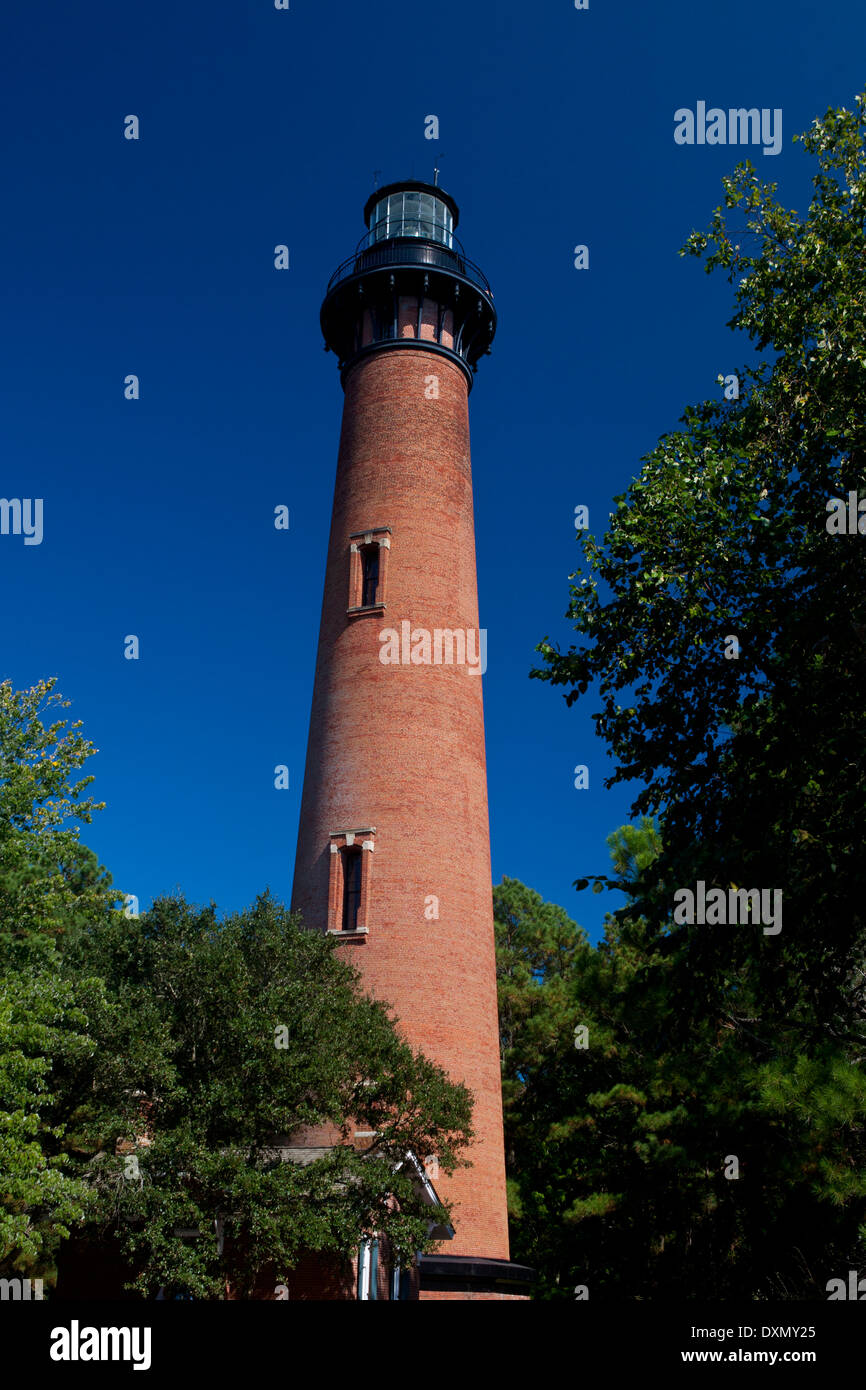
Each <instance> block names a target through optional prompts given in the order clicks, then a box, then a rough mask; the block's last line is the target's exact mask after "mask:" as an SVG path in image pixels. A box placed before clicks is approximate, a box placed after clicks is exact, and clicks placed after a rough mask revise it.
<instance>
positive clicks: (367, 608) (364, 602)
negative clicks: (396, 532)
mask: <svg viewBox="0 0 866 1390" xmlns="http://www.w3.org/2000/svg"><path fill="white" fill-rule="evenodd" d="M390 551H391V528H390V526H374V527H372V528H371V529H370V530H369V531H358V532H356V533H355V534H354V535H352V536H350V537H349V603H348V608H347V612H348V613H349V614H350V615H351V616H352V617H357V616H359V615H360V614H363V613H381V612H382V611H383V609H384V607H385V586H386V579H387V570H388V557H389V555H390Z"/></svg>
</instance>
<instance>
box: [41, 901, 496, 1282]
mask: <svg viewBox="0 0 866 1390" xmlns="http://www.w3.org/2000/svg"><path fill="white" fill-rule="evenodd" d="M74 954H76V955H77V956H78V958H79V966H80V968H82V969H86V970H87V971H92V970H98V971H99V972H100V973H101V974H102V975H103V976H104V978H105V980H106V983H107V987H108V990H109V993H110V996H111V999H112V1003H113V1005H114V1012H113V1013H112V1015H111V1016H110V1018H109V1020H108V1022H109V1034H108V1036H107V1037H106V1038H105V1039H104V1041H103V1051H104V1053H105V1054H106V1055H107V1056H109V1057H110V1058H111V1059H112V1065H111V1066H110V1067H107V1066H105V1065H103V1066H102V1067H101V1068H99V1069H98V1070H97V1072H96V1073H94V1072H93V1069H92V1068H88V1067H87V1066H83V1067H81V1068H79V1069H78V1070H77V1071H74V1072H73V1071H70V1074H69V1078H68V1086H69V1090H70V1092H72V1091H73V1090H74V1091H76V1093H77V1099H78V1106H77V1109H76V1112H75V1120H76V1129H75V1136H76V1137H75V1143H76V1146H77V1148H78V1150H79V1169H80V1172H81V1173H82V1175H85V1174H87V1175H89V1176H90V1177H91V1180H92V1181H93V1183H94V1185H95V1189H96V1191H97V1194H98V1198H99V1211H98V1216H97V1217H96V1218H91V1224H90V1228H89V1230H90V1234H91V1237H92V1238H93V1239H100V1240H103V1241H104V1240H106V1239H114V1240H116V1241H117V1242H118V1243H119V1245H120V1247H121V1248H122V1249H123V1250H124V1251H125V1252H126V1253H127V1254H128V1255H129V1256H130V1258H131V1260H132V1261H133V1262H134V1264H135V1268H136V1271H137V1274H136V1280H135V1287H136V1288H137V1289H138V1291H139V1292H141V1293H144V1294H150V1295H151V1296H152V1295H153V1294H154V1293H155V1292H156V1290H157V1289H158V1288H159V1287H160V1286H166V1287H170V1288H173V1289H177V1290H185V1291H187V1292H189V1293H191V1294H192V1295H194V1296H195V1297H198V1298H221V1297H224V1296H225V1289H226V1283H227V1282H228V1283H229V1284H231V1285H232V1287H233V1288H234V1290H235V1291H236V1293H237V1294H239V1295H240V1296H248V1295H249V1294H250V1293H251V1292H252V1291H253V1289H254V1288H256V1287H258V1286H260V1284H261V1281H262V1279H263V1278H265V1277H267V1278H271V1277H272V1278H273V1279H274V1280H276V1281H280V1280H282V1279H284V1278H286V1277H287V1276H288V1273H289V1271H290V1269H291V1268H292V1266H293V1264H295V1263H296V1262H297V1259H298V1257H299V1256H300V1255H302V1254H303V1253H304V1252H306V1251H323V1252H328V1253H330V1254H332V1255H335V1256H345V1257H347V1256H349V1255H351V1253H352V1252H353V1251H354V1250H356V1249H357V1245H358V1241H359V1238H360V1237H361V1236H362V1235H367V1234H373V1233H376V1232H378V1233H380V1234H384V1235H386V1236H387V1238H388V1240H389V1241H390V1243H391V1247H392V1249H393V1250H394V1252H395V1254H396V1255H397V1256H398V1257H401V1258H402V1260H403V1262H404V1263H408V1262H410V1261H411V1259H412V1258H413V1256H414V1253H415V1252H416V1251H418V1250H429V1249H430V1248H431V1234H430V1230H431V1220H432V1221H445V1220H447V1218H448V1208H447V1207H445V1206H442V1207H439V1208H431V1207H430V1206H429V1205H427V1204H426V1201H425V1198H424V1197H423V1195H422V1193H421V1189H420V1187H419V1185H418V1183H417V1180H416V1178H415V1174H414V1170H413V1168H412V1166H411V1163H409V1162H407V1155H408V1154H414V1155H420V1156H421V1157H422V1158H423V1157H424V1156H426V1155H427V1154H428V1153H431V1152H433V1153H436V1155H437V1157H438V1160H439V1163H440V1165H441V1166H442V1168H443V1169H444V1171H446V1172H452V1171H453V1170H454V1168H455V1166H457V1165H458V1164H459V1163H460V1162H461V1161H462V1160H461V1149H462V1148H463V1147H464V1146H465V1144H466V1143H467V1142H468V1140H469V1138H470V1136H471V1128H470V1115H471V1104H470V1097H469V1093H468V1092H467V1091H466V1089H465V1087H463V1086H462V1085H457V1084H454V1083H452V1082H450V1081H449V1080H448V1079H447V1077H446V1076H445V1074H444V1073H443V1072H442V1070H441V1069H440V1068H439V1067H437V1066H435V1065H434V1064H433V1063H431V1062H429V1061H428V1060H427V1059H425V1058H424V1057H423V1056H420V1055H417V1054H415V1053H413V1051H412V1050H411V1048H410V1047H409V1046H408V1045H407V1044H406V1043H405V1042H403V1041H402V1039H401V1038H400V1037H399V1035H398V1033H397V1031H396V1029H395V1027H394V1024H393V1022H392V1020H391V1018H390V1016H389V1014H388V1011H387V1009H386V1008H385V1007H384V1006H383V1005H382V1004H380V1003H377V1002H374V1001H373V1000H370V999H368V998H366V997H365V996H364V995H362V994H361V993H360V992H359V990H358V983H359V977H358V975H357V972H356V971H355V969H354V968H353V967H351V966H350V965H349V964H347V963H346V962H345V960H344V959H343V958H341V957H340V956H339V953H337V952H336V951H335V947H334V945H333V943H332V942H330V941H328V940H327V939H325V938H323V937H321V936H320V935H319V934H313V933H310V932H306V931H303V930H302V929H300V927H299V924H298V922H297V920H296V919H295V918H294V917H292V916H291V915H290V914H289V913H288V912H287V910H286V909H285V908H283V907H281V906H280V905H279V904H277V903H276V902H274V900H273V899H272V898H271V897H270V896H269V895H267V894H265V895H264V896H262V897H260V898H259V899H258V900H257V902H256V903H255V905H254V906H253V907H252V908H251V909H249V910H248V911H246V912H241V913H236V914H234V915H232V916H229V917H227V918H226V919H224V920H222V921H220V920H218V918H217V915H216V912H215V910H214V908H213V907H212V906H211V907H209V908H205V909H195V908H193V907H191V906H189V905H188V904H187V903H186V902H185V901H184V900H183V899H182V898H180V897H177V898H166V899H160V900H158V901H157V902H156V903H155V904H154V907H153V909H152V910H151V911H150V912H148V913H145V914H142V916H141V917H140V918H138V919H133V920H130V921H127V920H125V919H122V920H121V921H120V922H115V923H113V924H112V925H111V926H110V927H109V928H107V929H106V928H105V927H101V928H100V929H99V930H98V931H97V932H93V933H90V934H84V935H83V936H82V937H81V938H80V939H79V941H78V943H77V946H76V951H75V952H74ZM319 1125H329V1126H332V1127H333V1129H334V1131H335V1140H339V1142H335V1144H334V1147H333V1148H332V1149H331V1150H330V1151H329V1152H328V1153H326V1154H324V1155H322V1156H321V1157H319V1158H317V1159H316V1160H315V1161H314V1162H311V1163H308V1164H305V1165H303V1166H302V1165H299V1164H297V1163H295V1162H292V1161H286V1158H287V1154H286V1152H284V1150H285V1149H287V1147H288V1146H289V1145H290V1138H291V1136H292V1135H293V1134H294V1133H296V1132H297V1131H298V1130H300V1129H303V1128H304V1127H305V1126H319ZM356 1125H357V1126H359V1127H360V1128H363V1129H367V1130H370V1131H375V1134H376V1138H375V1139H374V1140H373V1141H372V1144H371V1147H370V1148H369V1149H366V1150H364V1151H363V1152H356V1151H355V1150H354V1149H353V1148H352V1146H351V1143H350V1142H349V1140H350V1134H351V1130H352V1129H354V1127H355V1126H356ZM216 1223H219V1224H218V1225H217V1224H216ZM181 1231H186V1232H187V1233H189V1232H193V1233H194V1232H199V1235H198V1237H197V1238H194V1239H192V1240H190V1239H187V1238H184V1237H182V1236H181V1235H180V1234H179V1232H181Z"/></svg>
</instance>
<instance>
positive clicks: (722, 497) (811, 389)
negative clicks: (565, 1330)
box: [534, 95, 866, 1297]
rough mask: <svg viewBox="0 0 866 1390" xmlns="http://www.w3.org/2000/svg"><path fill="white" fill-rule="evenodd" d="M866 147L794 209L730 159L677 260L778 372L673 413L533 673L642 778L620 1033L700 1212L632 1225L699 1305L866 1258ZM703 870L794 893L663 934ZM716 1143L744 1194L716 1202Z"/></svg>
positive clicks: (828, 143)
mask: <svg viewBox="0 0 866 1390" xmlns="http://www.w3.org/2000/svg"><path fill="white" fill-rule="evenodd" d="M864 137H866V98H864V96H862V95H861V96H859V97H858V98H857V102H856V109H855V110H854V111H853V112H851V111H847V110H844V109H842V110H831V111H828V112H827V114H826V115H825V116H824V117H823V118H822V119H820V120H816V121H815V122H814V124H813V126H812V129H811V130H810V131H809V132H808V133H807V134H806V135H804V136H803V137H801V139H802V144H803V146H804V148H805V150H806V152H807V154H808V155H809V156H811V158H812V159H813V161H814V170H815V172H814V178H813V189H814V192H813V196H812V200H811V203H810V206H809V208H808V211H807V213H806V215H805V216H804V217H800V216H798V214H797V213H796V212H794V211H792V210H788V209H785V208H784V207H783V206H782V205H781V204H780V203H779V202H778V200H777V199H776V197H775V192H776V189H775V185H772V184H765V183H762V182H761V181H760V180H759V179H758V178H757V176H756V174H755V172H754V169H753V168H752V166H751V165H750V164H748V163H746V164H743V165H740V166H739V167H738V168H737V170H736V171H735V173H734V174H733V176H732V177H730V178H728V179H726V180H725V181H724V189H725V197H724V205H723V206H722V207H720V208H718V209H717V210H716V212H715V214H714V216H713V218H712V222H711V225H710V228H709V230H708V231H707V232H706V233H697V232H696V233H693V234H692V236H691V237H690V238H689V240H688V242H687V243H686V245H685V246H684V247H683V249H682V254H690V255H694V256H698V257H705V258H706V269H707V270H708V271H710V272H711V271H714V270H716V269H718V268H721V269H723V270H724V271H725V272H727V275H728V278H729V280H730V282H731V283H733V284H735V285H736V290H735V312H734V315H733V317H732V319H731V320H730V326H731V327H732V328H734V329H736V330H742V331H743V332H745V333H746V335H747V336H748V338H749V339H750V340H751V341H752V343H753V344H754V346H755V348H756V349H757V351H758V352H759V353H765V352H766V353H767V356H766V357H765V358H761V359H760V360H758V361H757V362H753V363H751V364H747V365H745V366H742V367H741V368H740V369H739V370H738V372H737V375H738V377H739V381H740V395H739V398H738V399H734V400H730V401H725V402H722V401H715V402H711V401H705V402H702V403H700V404H699V405H697V406H694V407H691V408H689V409H688V410H687V411H686V413H685V415H684V416H683V419H682V422H681V423H682V426H683V428H681V429H680V430H677V431H675V432H673V433H671V434H669V435H665V436H664V437H663V438H662V439H661V440H660V441H659V443H658V445H657V446H656V448H655V449H654V450H653V451H652V452H651V453H650V454H649V455H648V456H647V458H646V459H645V460H644V462H643V467H642V470H641V473H640V475H639V477H638V478H637V479H636V480H635V482H634V483H633V484H632V486H631V487H630V488H629V490H628V492H627V494H625V495H624V496H622V497H618V498H617V499H616V501H617V510H616V512H615V513H614V515H613V518H612V521H611V525H610V527H609V529H608V532H607V534H606V535H605V536H604V538H603V540H601V541H599V540H596V539H594V538H592V537H586V538H585V540H584V542H583V549H584V569H583V572H582V573H580V574H579V575H576V576H572V579H573V581H574V582H573V584H572V589H571V605H570V609H569V615H570V617H571V618H572V620H573V621H574V625H575V628H576V630H577V632H578V633H579V634H580V636H581V638H582V639H583V644H582V645H581V646H578V647H572V648H571V649H570V650H569V651H567V652H561V651H560V650H558V648H555V647H554V646H553V645H552V644H551V643H550V642H549V641H547V640H545V641H544V642H543V643H542V644H541V645H540V647H539V650H540V651H541V653H542V656H543V658H544V663H545V664H544V666H543V667H542V668H541V669H540V670H538V671H536V672H535V673H534V674H535V675H536V676H539V677H540V678H542V679H545V680H549V681H551V682H552V683H553V684H558V685H563V686H565V687H566V698H567V700H568V702H569V703H572V702H573V701H574V700H576V699H579V698H583V697H584V696H586V695H587V693H588V692H589V690H590V688H591V687H592V688H593V689H595V690H597V692H598V698H599V700H600V704H601V708H600V710H599V712H598V713H597V714H596V716H595V718H596V722H597V727H598V731H599V733H600V734H601V736H602V737H603V739H604V740H605V741H606V742H607V744H608V746H609V748H610V750H611V752H612V753H613V754H614V757H615V759H616V766H615V769H614V772H613V773H612V775H611V777H610V779H609V782H608V785H611V784H612V783H614V782H616V781H620V780H637V781H639V782H640V783H641V784H642V786H641V789H640V791H639V792H638V794H637V796H636V799H635V802H634V805H633V808H632V810H633V814H635V815H638V814H650V815H655V816H657V817H658V818H659V824H660V830H661V838H660V842H659V853H658V855H657V857H656V858H654V859H653V860H652V862H651V863H645V864H644V865H640V864H637V863H636V864H634V865H632V867H631V869H630V870H629V875H630V876H631V883H630V885H629V892H630V902H629V906H628V908H627V910H626V912H625V914H624V915H623V914H620V920H619V921H618V923H617V925H616V928H615V930H616V932H617V933H619V935H617V937H616V939H615V941H613V942H612V943H611V944H612V947H613V949H614V951H615V954H616V955H617V956H619V955H620V954H621V952H622V949H623V946H625V945H627V946H628V949H629V951H631V952H633V953H636V954H634V963H635V965H636V973H635V976H634V982H635V984H634V988H629V989H627V990H626V992H625V995H624V1000H627V1007H628V1011H629V1012H628V1014H626V1013H623V1014H622V1015H621V1019H622V1027H623V1028H626V1027H628V1028H629V1029H631V1030H632V1034H633V1035H634V1032H635V1019H636V1018H637V1019H641V1018H642V1019H643V1022H642V1024H641V1029H642V1028H644V1027H645V1028H647V1029H648V1030H649V1033H648V1037H647V1038H646V1039H645V1040H644V1047H643V1052H642V1055H643V1056H644V1057H647V1056H650V1057H652V1058H653V1059H654V1060H653V1069H652V1072H651V1074H649V1075H648V1076H647V1084H649V1083H653V1084H661V1087H662V1091H661V1095H660V1099H661V1100H662V1102H663V1103H664V1105H665V1106H667V1107H668V1108H667V1110H666V1111H664V1112H662V1111H658V1109H657V1107H656V1113H666V1114H667V1115H668V1116H669V1117H670V1122H669V1127H668V1136H667V1142H666V1144H665V1148H666V1153H665V1156H664V1159H665V1162H668V1161H669V1160H672V1161H673V1166H672V1168H671V1173H672V1175H673V1174H674V1173H676V1174H677V1180H678V1181H679V1182H680V1184H681V1187H682V1193H683V1194H684V1195H688V1194H689V1193H690V1194H691V1195H690V1196H688V1201H687V1202H684V1201H681V1202H680V1203H679V1206H678V1207H677V1206H675V1207H674V1208H669V1207H667V1206H665V1204H664V1203H662V1204H661V1205H660V1206H659V1208H658V1215H657V1216H656V1217H654V1216H653V1215H652V1213H648V1214H647V1215H648V1219H649V1220H650V1224H651V1226H652V1227H653V1229H654V1230H655V1232H656V1235H655V1236H654V1239H655V1240H656V1246H657V1248H658V1250H659V1251H661V1249H662V1247H661V1244H660V1242H661V1241H662V1240H663V1241H664V1258H662V1257H661V1255H659V1257H657V1258H656V1257H654V1261H653V1270H652V1272H651V1280H652V1281H655V1283H656V1284H658V1283H659V1280H661V1285H660V1286H664V1287H666V1288H670V1287H673V1282H675V1280H674V1276H673V1275H672V1274H670V1273H668V1274H665V1273H664V1269H665V1267H666V1268H667V1270H668V1271H671V1270H672V1269H673V1268H674V1267H675V1266H676V1264H677V1262H679V1269H680V1276H678V1277H679V1278H682V1271H683V1270H689V1272H690V1275H691V1276H692V1283H691V1287H692V1288H694V1289H697V1288H698V1287H707V1288H708V1289H709V1292H710V1293H712V1291H713V1290H715V1291H717V1292H718V1291H720V1290H721V1291H726V1292H728V1293H740V1294H744V1295H746V1296H754V1297H758V1296H767V1295H768V1294H769V1295H774V1294H782V1295H783V1296H802V1297H814V1296H820V1295H817V1294H816V1289H819V1288H822V1283H821V1277H822V1276H823V1278H824V1279H825V1280H826V1278H827V1277H831V1276H834V1275H836V1274H837V1273H838V1269H837V1268H835V1267H834V1265H836V1266H838V1267H839V1268H842V1267H845V1268H847V1267H848V1265H847V1264H846V1261H850V1262H853V1261H856V1260H857V1259H862V1256H863V1253H864V1247H863V1235H864V1215H866V1183H864V1180H863V1172H864V1166H866V1165H864V1157H866V1154H864V1117H866V1112H864V1097H866V1088H864V1073H863V1057H864V1055H866V1046H864V1044H866V996H864V985H866V974H864V969H863V967H864V958H866V949H864V947H866V940H864V929H866V920H864V911H863V900H862V891H861V879H862V874H861V872H860V865H859V859H860V854H861V848H860V847H861V845H862V843H863V840H864V834H866V761H864V756H863V755H864V752H866V717H864V711H863V702H862V698H861V694H860V691H861V689H862V686H863V681H864V677H866V650H864V648H866V641H864V639H866V628H864V625H863V618H862V611H861V610H862V601H863V599H862V596H863V593H864V577H866V570H864V565H866V560H864V552H863V550H862V537H861V535H859V534H854V535H837V534H834V533H833V532H832V530H831V529H830V528H829V525H828V521H829V518H828V508H829V507H832V500H831V499H833V498H843V499H845V500H846V501H847V499H848V497H849V494H851V493H853V494H854V496H855V501H856V499H857V497H858V496H859V495H860V493H861V492H863V491H864V483H866V450H864V442H866V437H864V430H866V425H864V421H863V412H862V403H863V400H864V398H866V353H864V348H863V344H864V342H866V138H864ZM734 637H736V639H737V644H738V649H739V652H738V655H735V648H734V646H733V643H732V641H731V639H732V638H734ZM602 878H603V876H602ZM697 880H703V881H704V882H705V883H706V885H707V888H708V889H709V888H711V887H717V888H721V889H722V890H728V889H730V888H731V887H738V886H740V887H741V886H754V885H758V886H761V887H765V888H775V889H779V890H781V891H782V894H783V903H784V916H783V926H782V930H781V932H780V933H779V934H777V935H773V936H768V935H764V934H762V932H761V930H760V928H759V927H757V926H744V925H741V926H728V927H721V928H720V927H715V928H713V927H708V926H703V925H697V924H695V925H689V924H677V923H676V922H675V921H674V920H673V916H672V908H673V898H674V893H675V892H676V890H677V889H680V888H683V887H688V886H691V887H694V885H695V883H696V881H697ZM600 881H601V879H600ZM623 1007H625V1003H624V1004H623ZM647 1008H649V1010H650V1012H649V1014H648V1013H647V1012H646V1010H647ZM641 1029H638V1030H637V1033H638V1034H640V1031H641ZM659 1030H661V1031H659ZM653 1049H655V1051H653ZM635 1060H636V1061H638V1060H639V1059H638V1058H636V1059H635ZM670 1068H673V1070H670ZM635 1075H636V1076H639V1075H640V1073H639V1071H638V1072H635ZM665 1078H667V1080H665ZM668 1082H670V1083H671V1084H670V1089H669V1091H668V1089H666V1088H667V1086H668ZM635 1094H636V1095H638V1096H643V1097H646V1103H647V1104H649V1100H650V1097H649V1096H648V1095H647V1092H646V1087H645V1086H644V1085H643V1084H640V1085H636V1087H635ZM635 1104H637V1105H638V1108H639V1110H641V1111H643V1107H644V1104H645V1101H644V1100H640V1101H636V1102H635ZM653 1104H654V1105H656V1103H655V1102H653ZM647 1116H648V1112H644V1118H643V1123H646V1122H647ZM635 1123H636V1124H637V1119H636V1120H635ZM654 1123H656V1122H655V1121H654ZM702 1136H703V1139H702ZM701 1142H703V1143H704V1148H705V1156H706V1163H707V1175H708V1176H707V1180H706V1182H705V1183H704V1186H703V1188H702V1186H701V1181H700V1171H699V1170H700V1162H701V1155H700V1145H701ZM719 1145H721V1146H722V1147H723V1148H725V1150H726V1152H729V1153H731V1154H734V1155H739V1157H740V1160H741V1164H742V1167H743V1171H744V1172H747V1173H748V1181H746V1180H745V1179H743V1180H738V1181H725V1182H724V1183H723V1184H722V1185H719V1183H718V1181H715V1180H714V1181H713V1182H712V1183H711V1184H710V1186H709V1187H708V1186H707V1183H708V1182H709V1174H710V1173H711V1172H712V1171H713V1168H712V1163H711V1159H712V1156H713V1154H714V1153H717V1151H718V1148H719ZM713 1162H717V1159H713ZM659 1171H660V1170H658V1169H656V1172H657V1173H658V1172H659ZM671 1191H672V1189H671V1188H668V1189H666V1192H667V1193H668V1195H670V1192H671ZM701 1202H703V1203H704V1205H705V1210H704V1211H703V1214H701V1209H700V1203H701ZM665 1222H667V1223H668V1226H667V1229H666V1227H665ZM671 1252H673V1260H671V1259H670V1258H668V1257H669V1255H670V1254H671ZM686 1252H687V1253H686ZM699 1255H700V1258H701V1263H700V1264H698V1263H697V1262H696V1260H697V1257H698V1256H699ZM706 1271H710V1272H711V1279H710V1283H709V1285H707V1281H706V1277H705V1276H706ZM672 1281H673V1282H672Z"/></svg>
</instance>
